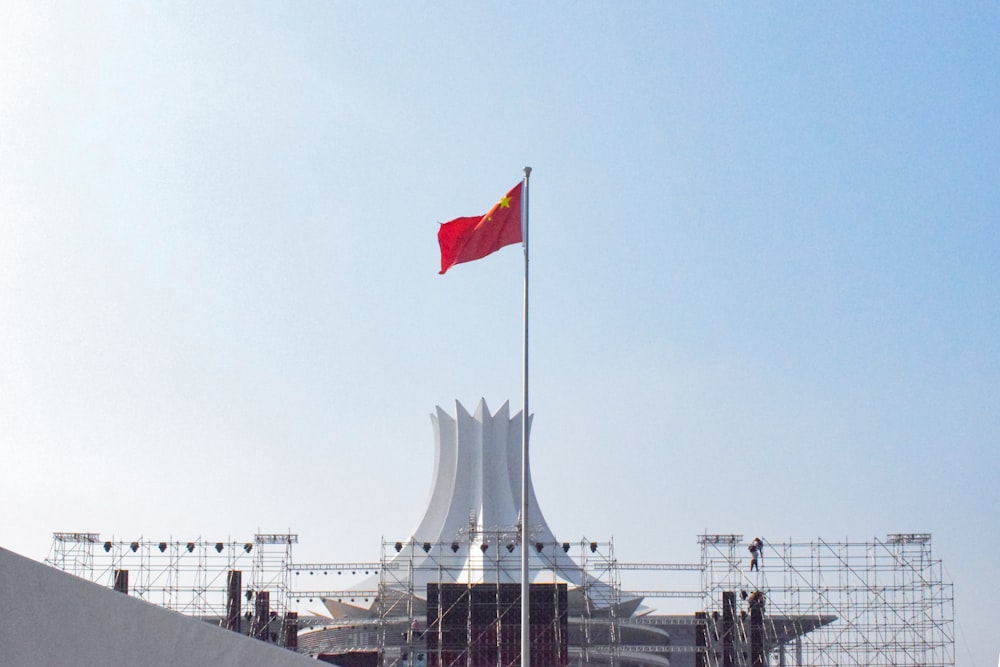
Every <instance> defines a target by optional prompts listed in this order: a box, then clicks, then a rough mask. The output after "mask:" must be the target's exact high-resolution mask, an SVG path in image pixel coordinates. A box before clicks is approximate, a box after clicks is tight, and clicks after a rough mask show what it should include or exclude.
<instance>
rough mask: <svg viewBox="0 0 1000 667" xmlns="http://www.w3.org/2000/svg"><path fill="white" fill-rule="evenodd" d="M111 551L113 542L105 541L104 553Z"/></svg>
mask: <svg viewBox="0 0 1000 667" xmlns="http://www.w3.org/2000/svg"><path fill="white" fill-rule="evenodd" d="M109 551H111V542H105V543H104V553H107V552H109Z"/></svg>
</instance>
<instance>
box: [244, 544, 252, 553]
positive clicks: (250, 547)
mask: <svg viewBox="0 0 1000 667" xmlns="http://www.w3.org/2000/svg"><path fill="white" fill-rule="evenodd" d="M251 549H253V543H252V542H247V543H246V544H244V545H243V551H246V552H247V553H250V550H251Z"/></svg>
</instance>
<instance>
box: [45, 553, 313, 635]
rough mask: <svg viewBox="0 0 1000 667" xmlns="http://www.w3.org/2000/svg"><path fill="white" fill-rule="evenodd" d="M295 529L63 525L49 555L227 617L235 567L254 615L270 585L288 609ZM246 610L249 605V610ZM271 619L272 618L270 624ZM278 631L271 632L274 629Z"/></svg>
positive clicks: (159, 601) (112, 581)
mask: <svg viewBox="0 0 1000 667" xmlns="http://www.w3.org/2000/svg"><path fill="white" fill-rule="evenodd" d="M296 542H298V536H297V535H293V534H285V533H282V534H257V535H255V536H254V538H253V540H244V541H236V540H232V539H226V540H203V539H201V538H200V537H199V538H196V539H194V540H175V539H173V538H170V539H166V540H148V539H144V538H142V537H140V538H138V539H134V540H121V539H116V538H115V537H113V536H112V537H110V538H106V539H104V538H101V536H100V535H99V534H98V533H55V534H54V535H53V542H52V549H51V551H50V553H49V557H48V558H47V559H46V562H47V563H49V564H50V565H53V566H54V567H57V568H59V569H61V570H63V571H65V572H69V573H70V574H73V575H76V576H78V577H82V578H84V579H88V580H90V581H94V582H96V583H99V584H103V585H106V586H109V587H113V588H116V589H117V590H121V591H122V592H127V593H128V594H129V595H132V596H134V597H137V598H140V599H142V600H145V601H147V602H151V603H153V604H156V605H160V606H162V607H167V608H169V609H172V610H174V611H177V612H180V613H182V614H186V615H189V616H196V617H201V618H204V619H206V620H216V619H221V620H224V619H225V618H226V617H227V612H228V608H229V606H230V597H231V596H230V592H231V591H230V577H229V573H230V572H239V573H240V574H241V575H243V573H246V574H248V575H249V576H239V577H237V578H236V579H235V581H237V582H240V590H239V591H238V592H239V597H241V598H243V599H244V600H245V603H242V602H241V603H239V609H238V610H237V613H238V615H243V616H244V618H245V619H246V621H247V622H248V623H249V622H250V620H251V618H252V617H253V615H254V612H255V611H256V609H257V608H258V607H256V606H255V605H253V604H252V602H253V600H254V597H255V596H256V595H257V594H258V593H261V592H267V593H268V598H269V600H268V605H267V609H268V612H269V616H272V617H283V616H284V614H285V612H287V611H288V597H289V590H290V588H291V587H290V578H289V575H290V566H291V564H292V545H293V544H295V543H296ZM244 609H245V610H246V613H245V614H243V613H242V612H243V611H244ZM270 622H271V620H270V619H268V624H270ZM269 634H270V633H269Z"/></svg>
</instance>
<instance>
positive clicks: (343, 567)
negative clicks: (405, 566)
mask: <svg viewBox="0 0 1000 667" xmlns="http://www.w3.org/2000/svg"><path fill="white" fill-rule="evenodd" d="M401 568H402V566H401V565H400V564H399V563H386V564H385V565H384V566H383V565H382V564H381V563H294V564H292V565H289V566H288V569H289V570H291V571H292V572H294V573H295V574H298V573H300V572H336V573H337V574H340V573H342V572H350V573H351V574H357V573H358V572H364V573H365V574H368V573H370V572H374V573H375V574H378V571H379V570H381V569H386V570H399V569H401Z"/></svg>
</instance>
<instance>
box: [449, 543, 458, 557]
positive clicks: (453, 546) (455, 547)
mask: <svg viewBox="0 0 1000 667" xmlns="http://www.w3.org/2000/svg"><path fill="white" fill-rule="evenodd" d="M451 552H452V553H453V554H457V553H458V542H452V543H451Z"/></svg>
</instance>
